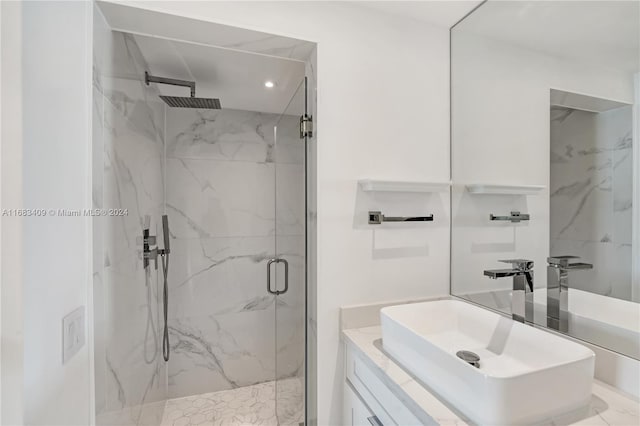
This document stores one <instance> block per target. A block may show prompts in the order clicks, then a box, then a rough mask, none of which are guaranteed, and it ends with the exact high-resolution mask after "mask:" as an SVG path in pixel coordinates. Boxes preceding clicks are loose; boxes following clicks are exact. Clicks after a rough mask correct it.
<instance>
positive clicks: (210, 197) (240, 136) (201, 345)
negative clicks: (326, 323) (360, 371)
mask: <svg viewBox="0 0 640 426" xmlns="http://www.w3.org/2000/svg"><path fill="white" fill-rule="evenodd" d="M166 132H167V160H166V169H167V181H166V182H167V183H166V199H167V214H168V215H169V222H170V228H171V234H172V235H171V236H172V254H171V267H170V272H169V276H170V279H169V282H170V304H169V306H170V309H169V324H170V338H171V347H172V358H171V361H170V363H169V388H168V391H169V396H170V397H171V398H177V397H185V396H189V395H197V394H205V393H210V392H217V391H225V390H231V389H242V388H244V387H246V386H251V385H255V384H258V383H263V382H269V381H273V380H274V379H276V378H278V379H281V378H287V377H299V376H301V375H302V373H303V370H304V369H303V361H304V274H305V270H304V221H305V211H304V155H305V153H304V144H302V143H301V141H300V139H299V138H298V117H297V116H288V115H283V116H278V115H276V114H267V113H260V112H252V111H239V110H230V109H223V110H198V109H180V108H169V109H167V111H166ZM276 253H277V255H278V256H279V257H283V258H285V259H286V260H287V261H288V262H289V284H290V289H289V292H288V293H286V294H285V295H282V296H279V297H278V300H277V301H276V300H275V299H274V296H272V295H271V294H269V293H268V292H267V286H266V272H267V270H266V264H267V261H268V260H269V259H271V258H273V257H275V256H276ZM278 274H279V275H278ZM273 277H274V283H276V282H277V283H278V284H279V285H283V284H282V283H283V281H282V271H281V270H280V269H278V268H277V267H276V271H274V274H273ZM276 305H277V306H276ZM276 323H277V324H278V326H277V329H276ZM302 395H303V394H302V393H300V394H299V399H300V401H302Z"/></svg>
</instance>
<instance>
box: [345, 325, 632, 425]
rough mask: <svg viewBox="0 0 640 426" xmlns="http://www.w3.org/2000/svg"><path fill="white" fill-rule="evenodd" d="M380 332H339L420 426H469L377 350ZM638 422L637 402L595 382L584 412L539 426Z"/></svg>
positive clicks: (359, 330)
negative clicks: (416, 419)
mask: <svg viewBox="0 0 640 426" xmlns="http://www.w3.org/2000/svg"><path fill="white" fill-rule="evenodd" d="M381 339H382V330H381V328H380V326H374V327H364V328H357V329H350V330H343V331H342V340H343V341H344V342H345V344H346V345H347V350H352V351H354V353H355V355H356V356H358V357H359V358H360V359H361V360H362V361H363V362H364V363H365V365H366V366H367V367H369V368H370V369H371V370H372V371H373V373H374V374H375V375H376V377H378V378H379V379H380V380H381V381H382V382H383V383H384V384H385V385H386V386H387V387H388V388H389V389H390V390H391V391H392V392H393V393H394V394H395V395H396V396H397V397H398V398H399V399H400V400H401V401H402V402H403V404H404V405H405V406H406V407H407V408H408V409H409V410H410V411H411V412H412V413H413V415H415V416H416V417H417V418H418V419H419V420H421V422H422V424H439V425H466V424H470V423H469V422H468V420H466V419H465V418H464V417H463V416H462V415H461V414H460V413H458V412H457V411H455V410H454V409H452V408H451V407H449V406H448V405H447V404H446V402H444V401H442V400H441V399H440V398H439V397H438V396H437V395H435V394H433V393H431V392H430V391H429V390H428V389H427V388H425V387H424V386H423V385H422V384H421V383H420V382H419V381H417V380H416V379H415V378H414V377H413V376H412V375H410V374H409V373H408V372H407V371H406V370H405V369H403V368H402V367H400V366H399V365H398V364H396V363H395V362H394V361H393V360H392V359H390V358H389V357H387V356H386V355H385V353H384V352H383V351H381V350H380V342H381ZM639 422H640V407H639V406H638V402H637V401H636V400H634V399H632V398H630V397H627V396H625V395H623V394H622V393H620V392H617V391H616V390H615V389H613V388H611V387H610V386H608V385H606V384H604V383H602V382H599V381H597V380H595V381H594V382H593V396H592V400H591V403H590V405H589V407H588V408H587V409H586V410H583V411H580V412H575V413H570V414H567V415H562V416H557V417H553V418H550V419H548V420H546V421H544V422H542V423H540V425H539V426H543V425H544V426H547V425H548V426H558V425H576V426H578V425H579V426H587V425H589V426H591V425H593V426H606V425H636V424H638V423H639Z"/></svg>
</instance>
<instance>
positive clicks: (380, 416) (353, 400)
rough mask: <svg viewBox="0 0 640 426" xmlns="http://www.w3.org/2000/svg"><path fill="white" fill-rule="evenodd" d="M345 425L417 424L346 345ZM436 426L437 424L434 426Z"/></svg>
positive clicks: (406, 425)
mask: <svg viewBox="0 0 640 426" xmlns="http://www.w3.org/2000/svg"><path fill="white" fill-rule="evenodd" d="M345 349H346V366H345V367H346V368H345V372H346V374H345V376H346V377H345V383H344V404H343V406H344V412H343V425H354V426H363V425H364V426H395V425H402V426H414V425H416V426H417V425H424V424H429V423H426V422H421V421H420V420H418V419H417V418H416V417H415V416H414V415H413V414H412V413H411V411H409V409H408V408H407V407H406V406H405V405H404V404H403V403H402V402H401V401H400V399H399V398H398V396H397V395H395V394H394V393H393V392H392V391H391V389H389V387H388V386H387V385H385V383H384V382H383V380H382V379H381V378H380V377H378V375H376V374H375V373H374V372H373V370H372V369H371V368H370V367H369V366H368V365H367V364H366V362H365V361H364V359H363V358H361V357H360V356H359V355H358V354H357V353H356V352H355V351H354V349H353V348H351V347H350V346H349V345H346V348H345ZM432 424H437V423H435V422H434V423H432Z"/></svg>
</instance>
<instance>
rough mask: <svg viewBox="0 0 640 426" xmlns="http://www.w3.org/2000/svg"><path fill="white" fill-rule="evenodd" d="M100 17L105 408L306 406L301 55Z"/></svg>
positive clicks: (131, 420)
mask: <svg viewBox="0 0 640 426" xmlns="http://www.w3.org/2000/svg"><path fill="white" fill-rule="evenodd" d="M94 19H95V22H94V32H95V34H94V40H95V46H94V49H95V52H94V61H95V63H94V75H95V78H94V83H95V84H94V90H93V98H94V118H93V121H94V126H93V128H94V136H93V152H94V203H95V207H96V208H102V207H110V208H119V209H123V210H125V211H127V212H128V214H127V215H125V216H121V217H101V218H98V219H97V220H96V222H95V224H94V265H95V266H94V306H95V312H96V316H95V324H94V328H95V330H96V336H95V348H94V349H95V375H96V424H98V425H107V424H110V425H111V424H130V425H156V426H157V425H173V424H188V423H190V424H200V423H202V422H205V424H207V423H208V424H225V425H226V424H274V425H276V424H282V425H284V424H291V425H296V426H297V425H298V424H299V423H302V422H305V409H306V407H307V405H306V404H305V398H306V395H307V393H306V378H307V374H306V372H307V370H308V368H309V366H308V364H307V359H306V344H307V333H306V330H307V324H312V322H311V321H307V270H308V266H307V255H306V254H307V219H306V218H307V203H308V200H307V192H306V189H307V186H306V184H307V181H308V179H307V154H308V146H309V143H310V139H309V137H310V135H309V134H305V133H303V134H302V135H301V124H300V123H301V118H302V119H303V120H305V121H306V122H308V121H311V120H312V118H311V115H312V110H311V109H310V108H308V104H307V101H308V96H307V91H308V87H307V79H306V78H305V74H306V72H307V69H306V66H305V62H304V61H303V60H300V59H296V58H293V59H292V58H291V57H284V58H283V57H277V56H273V55H264V54H255V53H256V52H247V51H239V50H231V49H221V48H217V47H215V46H209V45H203V44H202V43H199V44H192V43H186V42H179V41H175V40H169V39H167V38H166V37H150V36H142V35H138V34H134V32H135V31H134V32H132V33H127V32H122V31H113V30H112V29H111V28H110V26H109V24H108V19H105V17H103V16H102V14H101V13H100V10H98V9H96V15H95V17H94ZM119 28H121V26H119ZM250 35H251V34H250ZM251 36H252V37H256V38H257V39H263V38H264V34H257V35H251ZM276 39H277V38H276ZM285 41H286V43H289V44H287V45H290V43H291V40H290V39H286V40H285ZM309 52H310V50H309ZM286 56H289V55H288V54H287V55H286ZM160 76H161V77H160ZM267 80H269V81H276V82H277V89H275V90H270V89H269V88H266V87H265V86H264V81H267ZM196 83H197V86H198V90H197V93H198V95H199V96H201V97H196ZM174 86H177V87H174ZM187 89H189V93H188V95H187V93H181V91H185V92H186V90H187ZM184 95H187V96H184ZM220 99H223V100H224V103H225V104H224V109H222V108H221V102H220ZM169 256H170V260H171V262H169ZM169 263H170V264H171V266H170V267H169ZM161 354H162V356H160V355H161ZM312 362H314V361H313V360H312Z"/></svg>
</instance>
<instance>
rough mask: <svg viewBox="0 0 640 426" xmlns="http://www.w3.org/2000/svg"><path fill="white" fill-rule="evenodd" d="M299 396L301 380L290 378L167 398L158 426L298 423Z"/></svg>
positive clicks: (300, 410)
mask: <svg viewBox="0 0 640 426" xmlns="http://www.w3.org/2000/svg"><path fill="white" fill-rule="evenodd" d="M276 389H277V390H276ZM276 392H277V395H278V397H279V399H278V400H279V403H278V405H277V406H276V398H275V396H276ZM300 395H302V381H301V379H299V378H290V379H286V380H281V381H278V382H277V383H276V382H274V381H272V382H266V383H260V384H257V385H252V386H245V387H241V388H236V389H231V390H225V391H220V392H212V393H205V394H199V395H192V396H188V397H185V398H177V399H171V400H168V401H167V404H166V406H165V409H164V417H163V419H162V424H161V426H196V425H221V426H222V425H224V426H227V425H238V426H239V425H273V426H278V425H298V424H299V423H300V422H302V421H303V416H304V409H303V408H304V407H303V405H302V401H303V398H301V397H300ZM276 411H277V413H278V415H276Z"/></svg>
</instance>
